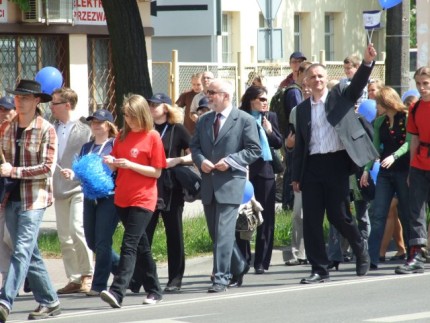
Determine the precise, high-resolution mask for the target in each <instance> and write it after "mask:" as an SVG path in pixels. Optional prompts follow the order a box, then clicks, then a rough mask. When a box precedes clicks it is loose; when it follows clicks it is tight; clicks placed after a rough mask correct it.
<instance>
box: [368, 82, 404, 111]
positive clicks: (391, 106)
mask: <svg viewBox="0 0 430 323" xmlns="http://www.w3.org/2000/svg"><path fill="white" fill-rule="evenodd" d="M375 100H376V103H377V104H379V105H380V106H382V107H383V108H384V109H387V110H395V111H397V112H405V111H406V110H405V105H404V104H403V102H402V99H401V98H400V96H399V94H398V93H397V92H396V90H394V89H393V88H392V87H389V86H384V87H382V88H381V89H380V90H379V91H378V93H377V94H376V98H375Z"/></svg>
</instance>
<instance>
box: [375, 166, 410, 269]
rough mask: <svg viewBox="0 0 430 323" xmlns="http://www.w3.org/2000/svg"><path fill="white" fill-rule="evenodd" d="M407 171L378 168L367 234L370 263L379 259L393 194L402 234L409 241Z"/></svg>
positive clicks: (376, 262)
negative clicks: (395, 199)
mask: <svg viewBox="0 0 430 323" xmlns="http://www.w3.org/2000/svg"><path fill="white" fill-rule="evenodd" d="M407 177H408V171H407V170H406V171H390V170H385V169H382V168H381V169H380V171H379V173H378V178H377V182H376V190H375V199H374V200H373V205H372V207H373V212H371V216H370V225H371V227H372V231H371V233H370V236H369V255H370V261H371V263H372V264H374V265H377V264H378V261H379V249H380V248H381V241H382V237H383V236H384V230H385V223H386V221H387V215H388V211H389V209H390V204H391V200H392V199H393V197H394V194H396V195H397V198H398V200H399V205H398V210H399V218H400V222H401V223H402V227H403V235H404V240H405V242H406V243H408V242H409V238H408V237H409V214H410V212H409V188H408V184H407V183H406V180H407Z"/></svg>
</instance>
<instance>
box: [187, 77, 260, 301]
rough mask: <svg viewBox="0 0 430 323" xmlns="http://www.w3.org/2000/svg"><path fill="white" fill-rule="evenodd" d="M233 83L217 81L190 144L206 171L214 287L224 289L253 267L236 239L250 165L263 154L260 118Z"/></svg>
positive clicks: (204, 188)
mask: <svg viewBox="0 0 430 323" xmlns="http://www.w3.org/2000/svg"><path fill="white" fill-rule="evenodd" d="M233 92H234V89H233V85H232V84H231V83H230V82H228V81H225V80H219V79H218V80H214V81H213V82H212V83H211V84H210V85H209V87H208V90H207V95H208V99H209V107H210V108H211V109H212V111H211V112H208V113H206V114H204V115H203V116H201V117H200V119H199V120H198V122H197V125H196V131H195V134H194V136H193V138H192V140H191V144H190V148H191V153H192V158H193V161H194V163H195V164H196V165H197V167H198V168H199V170H200V172H201V173H202V188H201V194H202V203H203V207H204V212H205V216H206V221H207V225H208V229H209V234H210V236H211V238H212V241H213V254H214V256H213V257H214V260H213V285H212V287H210V288H209V290H208V292H209V293H217V292H224V291H226V289H227V286H228V284H229V282H230V279H235V280H240V281H242V280H243V276H244V275H245V274H246V273H247V272H248V270H249V266H248V264H247V263H246V260H245V259H244V257H243V256H242V254H241V252H240V250H239V248H238V247H237V245H236V242H235V226H236V217H237V213H238V209H239V205H240V204H241V202H242V198H243V192H244V189H245V183H246V169H245V168H246V166H247V165H249V164H252V163H253V162H254V161H256V160H257V159H258V157H259V156H260V155H261V147H260V140H259V137H258V130H257V125H256V122H255V120H254V118H253V117H252V116H251V115H249V114H248V113H246V112H244V111H240V110H238V109H237V108H235V107H233V106H232V99H233Z"/></svg>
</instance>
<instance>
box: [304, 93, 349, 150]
mask: <svg viewBox="0 0 430 323" xmlns="http://www.w3.org/2000/svg"><path fill="white" fill-rule="evenodd" d="M327 95H328V90H327V89H326V91H325V93H324V95H323V96H322V97H321V99H320V100H318V101H316V102H315V101H314V100H313V97H311V99H310V100H311V139H310V141H309V154H310V155H314V154H327V153H333V152H336V151H339V150H344V149H345V147H344V146H343V143H342V141H341V140H340V138H339V135H338V134H337V132H336V130H335V129H334V127H333V126H332V125H331V124H330V123H329V122H328V120H327V115H326V112H325V101H326V100H327Z"/></svg>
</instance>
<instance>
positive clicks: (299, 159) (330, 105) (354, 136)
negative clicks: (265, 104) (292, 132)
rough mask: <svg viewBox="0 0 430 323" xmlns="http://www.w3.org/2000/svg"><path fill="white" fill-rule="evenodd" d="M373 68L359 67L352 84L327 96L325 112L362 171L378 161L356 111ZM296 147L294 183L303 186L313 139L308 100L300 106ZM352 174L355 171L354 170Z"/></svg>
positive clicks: (350, 155) (336, 89) (337, 87)
mask: <svg viewBox="0 0 430 323" xmlns="http://www.w3.org/2000/svg"><path fill="white" fill-rule="evenodd" d="M373 65H374V63H373V64H372V66H370V67H369V66H366V65H365V64H364V63H363V64H361V65H360V67H359V68H358V70H357V72H356V73H355V75H354V77H353V79H352V81H351V84H350V85H349V86H348V87H347V88H345V89H344V90H343V91H341V89H340V87H339V85H336V86H335V87H334V88H333V89H332V90H331V91H330V92H329V93H328V96H327V100H326V102H325V110H326V115H327V120H328V122H329V123H330V124H331V125H332V126H333V127H334V128H335V130H336V132H337V134H338V135H339V137H340V140H341V141H342V143H343V145H344V146H345V149H346V151H347V153H348V155H349V157H350V158H351V160H352V161H353V162H354V163H355V164H356V165H358V166H359V167H362V166H364V165H365V164H366V163H368V162H369V161H370V160H374V159H376V158H377V157H378V152H377V151H376V149H375V147H374V146H373V144H372V140H371V139H370V138H369V136H368V135H367V134H366V131H365V130H364V128H363V126H362V124H361V123H360V121H359V120H358V117H357V114H356V113H355V111H354V105H355V102H357V100H358V98H359V97H360V96H361V93H362V91H363V88H364V87H365V86H366V85H367V82H368V80H369V77H370V74H371V72H372V68H373ZM296 114H297V117H296V122H297V124H296V143H295V148H294V152H293V174H292V180H293V181H297V182H301V181H302V179H303V174H304V170H305V169H306V164H307V156H308V155H309V141H310V137H311V101H310V98H308V99H306V100H305V101H303V102H302V103H300V104H299V105H298V106H297V111H296ZM352 170H353V167H352Z"/></svg>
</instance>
